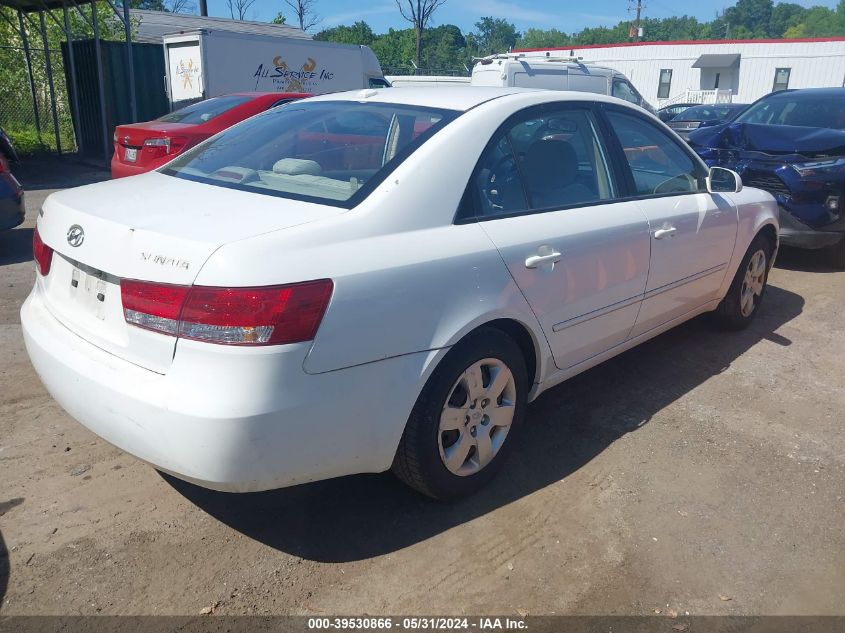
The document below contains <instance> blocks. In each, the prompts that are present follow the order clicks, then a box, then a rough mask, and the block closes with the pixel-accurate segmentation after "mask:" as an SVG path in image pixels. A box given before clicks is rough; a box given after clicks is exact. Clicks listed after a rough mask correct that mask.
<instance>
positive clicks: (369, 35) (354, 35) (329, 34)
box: [314, 20, 376, 46]
mask: <svg viewBox="0 0 845 633" xmlns="http://www.w3.org/2000/svg"><path fill="white" fill-rule="evenodd" d="M314 39H315V40H321V41H323V42H337V43H338V44H358V45H362V46H370V45H371V44H372V43H373V42H374V41H375V39H376V34H375V33H373V29H371V28H370V25H369V24H367V23H366V22H364V21H363V20H359V21H358V22H356V23H355V24H353V25H352V26H335V27H332V28H330V29H324V30H322V31H320V32H319V33H317V34H316V35H315V36H314Z"/></svg>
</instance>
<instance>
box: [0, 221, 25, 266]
mask: <svg viewBox="0 0 845 633" xmlns="http://www.w3.org/2000/svg"><path fill="white" fill-rule="evenodd" d="M31 259H32V229H20V228H18V229H12V230H10V231H0V266H6V265H8V264H20V263H21V262H26V261H30V260H31Z"/></svg>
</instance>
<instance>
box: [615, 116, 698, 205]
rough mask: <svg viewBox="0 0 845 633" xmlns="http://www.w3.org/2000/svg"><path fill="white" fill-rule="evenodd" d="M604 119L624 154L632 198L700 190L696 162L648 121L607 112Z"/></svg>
mask: <svg viewBox="0 0 845 633" xmlns="http://www.w3.org/2000/svg"><path fill="white" fill-rule="evenodd" d="M607 118H608V120H609V121H610V125H611V127H612V128H613V131H614V132H615V133H616V137H617V138H618V139H619V143H620V144H621V145H622V151H623V152H624V154H625V161H626V162H627V164H628V167H629V168H630V170H631V175H632V177H633V180H634V187H635V189H636V192H635V193H636V195H639V196H652V195H665V194H678V193H696V192H699V191H702V190H703V177H702V176H703V174H702V173H701V168H700V166H699V165H698V163H696V162H695V160H693V158H692V157H691V156H690V155H689V154H687V153H686V152H685V151H684V150H682V149H681V148H680V146H678V144H677V143H676V142H675V141H674V140H673V139H672V138H671V137H670V136H669V135H667V134H666V133H665V132H664V131H663V130H661V129H660V128H658V127H657V126H656V125H654V124H653V123H651V122H650V121H646V120H644V119H641V118H639V117H636V116H632V115H629V114H623V113H621V112H614V111H610V112H608V113H607Z"/></svg>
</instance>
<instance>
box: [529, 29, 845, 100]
mask: <svg viewBox="0 0 845 633" xmlns="http://www.w3.org/2000/svg"><path fill="white" fill-rule="evenodd" d="M514 52H524V53H525V54H526V55H527V56H530V57H533V56H545V57H561V56H566V57H578V58H582V59H583V61H584V62H586V63H589V62H594V63H596V64H598V65H602V66H609V67H611V68H614V69H615V70H618V71H620V72H622V73H624V74H625V75H627V77H628V78H629V79H630V80H631V81H632V82H633V84H634V85H635V86H636V87H637V89H638V90H639V91H640V92H641V93H642V95H643V97H645V98H646V100H648V101H649V102H650V103H652V104H655V105H657V106H658V107H663V106H665V105H669V104H670V103H680V102H684V101H686V102H693V103H712V102H715V101H733V102H735V103H751V102H752V101H755V100H757V99H759V98H760V97H762V96H764V95H766V94H768V93H770V92H772V91H774V90H782V89H785V88H821V87H834V86H845V38H844V37H839V38H816V39H795V40H707V41H700V42H634V43H625V44H603V45H595V46H581V47H566V48H558V49H531V50H528V49H525V50H522V51H514Z"/></svg>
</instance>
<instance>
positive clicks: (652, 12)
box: [208, 0, 838, 33]
mask: <svg viewBox="0 0 845 633" xmlns="http://www.w3.org/2000/svg"><path fill="white" fill-rule="evenodd" d="M402 1H403V2H405V1H406V0H402ZM792 1H794V2H798V4H802V5H804V6H807V7H809V6H813V5H823V6H827V7H831V8H833V7H835V6H836V4H837V2H838V0H792ZM644 4H646V5H647V8H646V10H645V16H646V17H653V18H666V17H670V16H673V15H685V14H686V15H693V16H695V17H696V18H698V19H700V20H712V19H713V18H714V17H715V16H716V14H717V13H718V12H720V11H721V10H723V9H724V8H725V7H728V6H732V5H733V4H734V2H732V1H731V0H645V1H644ZM628 5H629V2H628V0H589V1H588V2H581V1H576V0H447V1H446V3H445V4H444V5H443V6H442V7H440V8H439V9H438V10H437V12H436V13H435V14H434V17H433V23H434V25H435V26H436V25H438V24H456V25H458V26H459V27H460V28H461V30H462V31H463V32H465V33H466V32H469V31H472V30H474V24H475V22H476V21H478V18H479V17H481V16H492V17H497V18H505V19H507V20H508V21H510V22H513V23H514V24H515V25H516V28H517V30H518V31H522V32H524V31H525V30H527V29H529V28H541V29H549V28H556V29H558V30H561V31H564V32H567V33H571V32H573V31H579V30H581V29H583V28H584V27H588V26H613V25H615V24H617V23H618V22H619V21H621V20H625V19H628V17H629V13H628ZM564 7H569V8H564ZM315 8H316V12H317V14H318V15H319V16H320V17H321V18H322V20H321V22H320V24H319V25H318V26H317V28H316V30H320V29H321V28H328V27H331V26H337V25H338V24H351V23H353V22H355V21H357V20H364V21H366V22H367V23H368V24H369V25H370V26H371V27H372V28H373V30H374V31H375V32H376V33H382V32H384V31H387V29H389V28H390V27H393V28H397V29H401V28H406V27H407V26H408V23H407V22H404V21H403V19H402V17H401V16H400V14H399V10H398V9H397V8H396V3H395V2H394V0H366V1H365V2H362V1H361V0H351V1H350V0H315ZM280 10H281V11H282V12H283V13H284V14H285V15H286V16H287V18H288V23H291V22H293V21H294V20H293V12H292V11H291V10H290V9H289V8H288V7H287V6H286V5H285V3H284V2H282V0H256V2H255V4H254V5H253V7H252V9H251V10H250V13H249V15H248V18H249V19H253V20H259V21H269V20H271V19H272V18H273V17H274V16H275V15H276V14H277V13H278V12H279V11H280ZM208 12H209V14H210V15H215V16H220V17H229V13H228V8H227V5H226V0H208ZM316 30H315V32H316Z"/></svg>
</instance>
